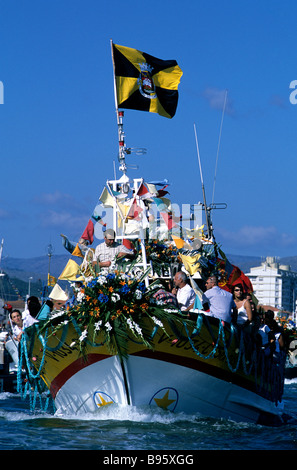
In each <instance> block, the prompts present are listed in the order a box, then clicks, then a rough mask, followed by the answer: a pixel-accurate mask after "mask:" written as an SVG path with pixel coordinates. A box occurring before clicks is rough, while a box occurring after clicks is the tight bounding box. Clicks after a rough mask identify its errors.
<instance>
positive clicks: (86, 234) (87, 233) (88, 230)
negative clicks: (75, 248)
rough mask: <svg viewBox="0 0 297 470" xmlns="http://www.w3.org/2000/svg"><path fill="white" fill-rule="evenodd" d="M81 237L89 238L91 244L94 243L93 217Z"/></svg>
mask: <svg viewBox="0 0 297 470" xmlns="http://www.w3.org/2000/svg"><path fill="white" fill-rule="evenodd" d="M80 238H83V239H84V240H87V241H88V242H89V243H90V245H92V243H93V241H94V223H93V221H92V219H90V220H89V222H88V223H87V226H86V228H85V230H84V232H83V234H82V235H81V237H80Z"/></svg>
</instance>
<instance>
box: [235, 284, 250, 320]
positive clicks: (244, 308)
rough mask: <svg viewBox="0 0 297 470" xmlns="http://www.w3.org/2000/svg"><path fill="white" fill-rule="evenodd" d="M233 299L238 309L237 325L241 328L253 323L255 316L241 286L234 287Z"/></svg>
mask: <svg viewBox="0 0 297 470" xmlns="http://www.w3.org/2000/svg"><path fill="white" fill-rule="evenodd" d="M232 294H233V299H234V302H235V305H236V308H237V320H236V323H237V325H239V326H243V325H245V324H248V323H251V321H252V320H253V314H252V309H251V304H250V301H249V299H247V298H246V297H245V295H244V292H243V287H242V285H241V284H236V285H234V286H233V287H232Z"/></svg>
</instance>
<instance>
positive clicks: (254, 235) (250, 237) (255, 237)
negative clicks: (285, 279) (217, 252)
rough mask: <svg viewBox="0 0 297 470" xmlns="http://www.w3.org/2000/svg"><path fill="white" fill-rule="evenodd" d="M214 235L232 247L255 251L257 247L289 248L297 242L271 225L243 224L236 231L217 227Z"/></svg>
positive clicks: (293, 237)
mask: <svg viewBox="0 0 297 470" xmlns="http://www.w3.org/2000/svg"><path fill="white" fill-rule="evenodd" d="M216 237H217V239H218V240H220V242H222V243H223V244H227V245H228V246H233V247H234V249H237V248H240V247H246V248H252V249H253V248H254V249H255V251H258V250H259V248H260V249H264V248H275V250H276V251H277V249H278V247H279V248H280V247H283V248H290V247H293V246H294V245H296V244H297V239H296V237H295V236H293V235H290V234H287V233H284V232H280V231H279V230H278V229H277V228H276V227H274V226H272V225H271V226H268V227H264V226H252V225H245V226H243V227H241V228H240V229H239V230H237V231H231V230H226V229H222V228H218V229H217V234H216Z"/></svg>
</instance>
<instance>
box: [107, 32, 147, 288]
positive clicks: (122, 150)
mask: <svg viewBox="0 0 297 470" xmlns="http://www.w3.org/2000/svg"><path fill="white" fill-rule="evenodd" d="M110 45H111V56H112V63H113V77H114V100H115V108H116V115H117V125H118V143H119V151H118V160H119V163H120V167H119V170H120V171H122V172H123V176H122V177H121V178H120V180H119V181H120V182H121V184H122V191H123V192H124V193H128V192H129V189H130V188H129V178H128V176H127V174H126V173H127V165H126V159H125V157H126V155H127V154H131V151H132V150H134V151H135V153H136V154H138V155H141V154H144V153H145V149H141V148H140V149H131V148H127V147H126V145H125V139H124V137H125V134H124V126H123V118H124V111H119V109H118V100H117V86H116V74H115V61H114V54H113V42H112V39H111V40H110ZM133 183H134V191H135V198H136V199H137V188H136V181H135V180H133ZM114 224H116V214H114ZM115 227H116V225H115ZM122 227H123V232H122V238H124V220H123V223H122ZM139 238H140V246H141V254H142V264H143V269H144V271H145V270H146V269H147V258H146V249H145V240H144V230H143V226H142V224H140V227H139ZM145 284H146V285H148V278H147V276H146V278H145Z"/></svg>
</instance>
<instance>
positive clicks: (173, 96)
mask: <svg viewBox="0 0 297 470" xmlns="http://www.w3.org/2000/svg"><path fill="white" fill-rule="evenodd" d="M112 50H113V61H114V73H115V82H116V93H117V102H118V107H119V108H125V109H137V110H139V111H148V112H151V113H157V114H159V115H161V116H165V117H167V118H172V117H173V116H174V115H175V112H176V108H177V102H178V91H177V89H178V85H179V82H180V79H181V76H182V74H183V73H182V70H181V69H180V68H179V66H178V65H177V62H176V60H161V59H157V58H156V57H153V56H151V55H149V54H146V53H145V52H140V51H138V50H136V49H131V48H130V47H124V46H119V45H117V44H112Z"/></svg>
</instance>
